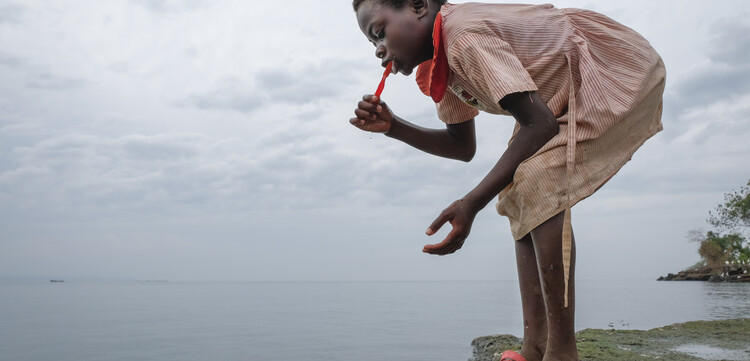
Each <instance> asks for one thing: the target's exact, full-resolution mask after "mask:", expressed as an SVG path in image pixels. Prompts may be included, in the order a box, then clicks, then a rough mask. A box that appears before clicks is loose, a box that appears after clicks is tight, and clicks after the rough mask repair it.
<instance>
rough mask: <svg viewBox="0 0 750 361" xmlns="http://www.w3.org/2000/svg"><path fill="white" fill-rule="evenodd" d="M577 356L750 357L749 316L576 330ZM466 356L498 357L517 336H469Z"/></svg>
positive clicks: (670, 360) (619, 359) (594, 359)
mask: <svg viewBox="0 0 750 361" xmlns="http://www.w3.org/2000/svg"><path fill="white" fill-rule="evenodd" d="M576 338H577V340H578V352H579V355H580V357H581V360H582V361H589V360H590V361H646V360H660V361H662V360H667V361H696V360H719V361H722V360H723V361H750V319H747V318H746V319H736V320H722V321H694V322H686V323H678V324H674V325H670V326H665V327H659V328H655V329H651V330H648V331H643V330H593V329H586V330H582V331H579V332H578V333H576ZM471 345H472V346H473V347H474V356H473V357H472V358H471V359H469V361H499V360H500V354H501V353H502V352H503V351H504V350H518V349H519V348H520V347H521V339H519V338H517V337H515V336H511V335H493V336H484V337H479V338H476V339H474V341H472V343H471Z"/></svg>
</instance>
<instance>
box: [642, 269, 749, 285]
mask: <svg viewBox="0 0 750 361" xmlns="http://www.w3.org/2000/svg"><path fill="white" fill-rule="evenodd" d="M657 281H709V282H750V272H749V271H748V267H747V266H745V267H741V266H726V267H724V268H723V269H722V270H721V272H718V271H716V270H714V269H712V268H710V267H702V268H696V269H691V270H685V271H680V272H678V273H677V274H674V273H669V274H667V275H666V276H661V277H659V278H658V279H657Z"/></svg>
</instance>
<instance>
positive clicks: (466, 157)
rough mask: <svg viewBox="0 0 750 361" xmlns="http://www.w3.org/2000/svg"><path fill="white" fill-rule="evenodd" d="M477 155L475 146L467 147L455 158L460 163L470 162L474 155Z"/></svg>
mask: <svg viewBox="0 0 750 361" xmlns="http://www.w3.org/2000/svg"><path fill="white" fill-rule="evenodd" d="M475 154H477V147H476V146H473V147H472V146H469V147H466V148H465V149H464V151H463V152H462V153H461V154H460V156H459V157H458V158H457V159H458V160H460V161H462V162H466V163H468V162H470V161H471V160H472V159H474V155H475Z"/></svg>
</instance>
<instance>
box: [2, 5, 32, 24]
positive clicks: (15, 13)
mask: <svg viewBox="0 0 750 361" xmlns="http://www.w3.org/2000/svg"><path fill="white" fill-rule="evenodd" d="M25 12H26V8H25V7H24V6H23V5H21V4H16V3H7V4H0V24H2V23H11V24H19V23H21V20H22V19H23V15H24V13H25Z"/></svg>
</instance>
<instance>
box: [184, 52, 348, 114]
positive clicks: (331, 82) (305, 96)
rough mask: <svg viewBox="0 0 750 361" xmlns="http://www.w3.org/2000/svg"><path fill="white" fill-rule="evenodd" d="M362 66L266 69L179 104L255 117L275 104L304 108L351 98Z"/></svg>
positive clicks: (341, 63) (326, 64)
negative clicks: (357, 74) (316, 103)
mask: <svg viewBox="0 0 750 361" xmlns="http://www.w3.org/2000/svg"><path fill="white" fill-rule="evenodd" d="M358 66H359V64H357V63H355V62H353V61H348V60H331V59H329V60H326V61H324V62H321V63H311V64H306V65H304V67H302V68H301V69H296V68H295V69H289V68H286V67H267V68H263V69H260V70H258V71H257V72H255V73H253V74H251V75H250V80H243V79H240V78H238V77H236V76H235V77H228V78H225V79H224V80H223V81H221V84H219V85H218V86H217V87H216V88H214V89H213V90H210V91H207V92H203V93H197V94H192V95H189V96H188V97H186V98H185V99H184V100H183V101H181V102H179V104H181V105H187V106H194V107H197V108H201V109H219V110H234V111H237V112H240V113H252V112H254V111H256V110H258V109H260V108H263V107H267V106H270V105H273V104H278V103H283V104H294V105H305V104H309V103H312V102H321V101H327V100H331V99H333V98H337V97H340V96H343V95H347V96H348V95H349V94H351V86H350V84H352V83H355V82H354V81H353V80H354V79H356V78H357V76H356V73H355V70H356V69H357V67H358Z"/></svg>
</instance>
